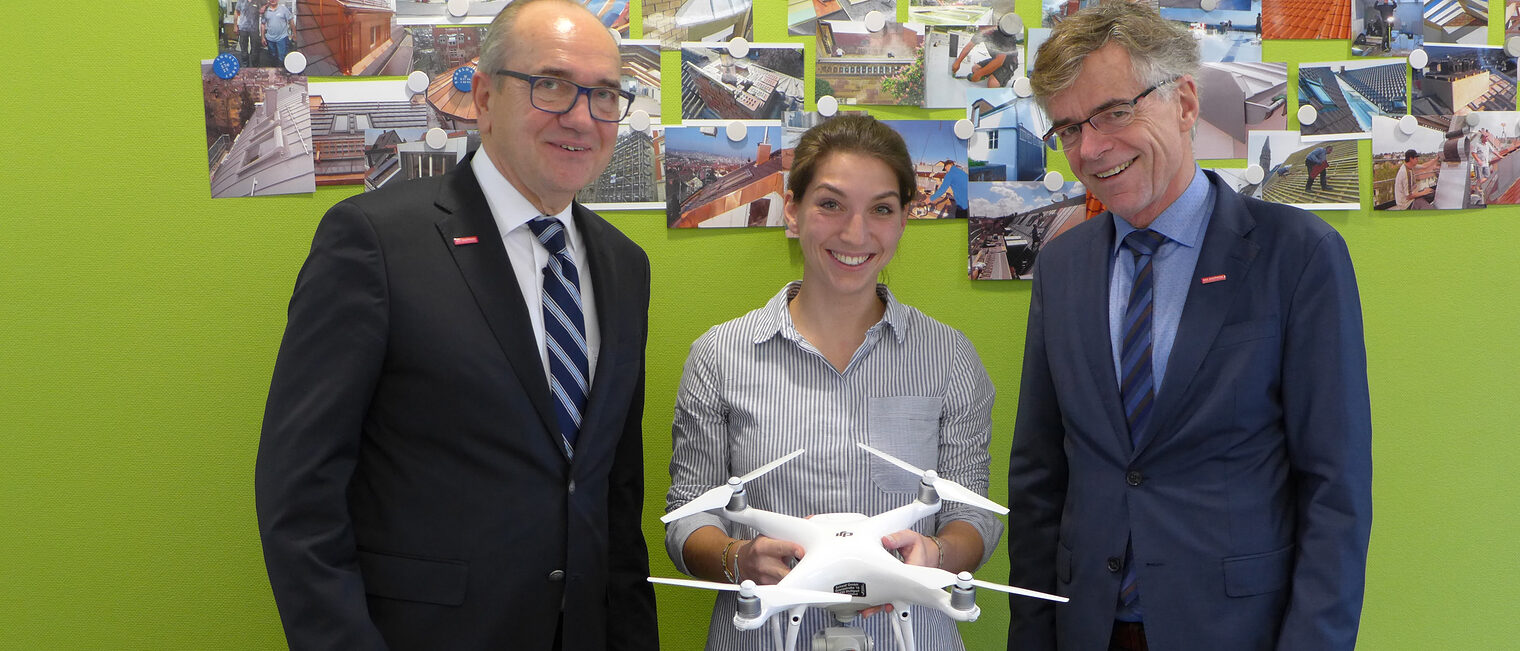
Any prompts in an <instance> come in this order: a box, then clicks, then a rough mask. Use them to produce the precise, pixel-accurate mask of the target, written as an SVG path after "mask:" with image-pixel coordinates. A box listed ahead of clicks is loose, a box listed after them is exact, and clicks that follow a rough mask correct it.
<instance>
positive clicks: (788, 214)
mask: <svg viewBox="0 0 1520 651" xmlns="http://www.w3.org/2000/svg"><path fill="white" fill-rule="evenodd" d="M781 214H782V218H783V219H785V220H786V230H787V232H789V233H796V232H797V200H796V197H793V196H792V191H791V190H787V191H786V201H785V203H783V204H781Z"/></svg>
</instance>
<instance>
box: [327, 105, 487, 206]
mask: <svg viewBox="0 0 1520 651" xmlns="http://www.w3.org/2000/svg"><path fill="white" fill-rule="evenodd" d="M310 86H311V93H310V94H311V139H312V149H313V151H315V152H316V157H317V162H316V172H317V185H360V184H363V183H364V182H365V177H366V176H367V175H368V174H369V171H370V165H369V161H368V158H367V154H366V148H365V142H364V141H365V134H366V132H368V131H369V130H371V129H380V130H382V131H384V130H397V129H409V128H417V129H430V128H433V127H440V128H442V123H440V122H439V120H438V114H437V112H436V111H435V110H434V109H433V107H432V106H430V105H429V104H428V103H427V101H426V99H425V98H424V97H423V95H420V94H419V95H413V94H412V93H411V91H409V90H407V88H406V80H404V79H400V80H390V79H383V80H382V79H377V80H374V81H326V82H312V83H311V85H310ZM451 130H453V129H451ZM458 130H459V131H463V130H464V129H458Z"/></svg>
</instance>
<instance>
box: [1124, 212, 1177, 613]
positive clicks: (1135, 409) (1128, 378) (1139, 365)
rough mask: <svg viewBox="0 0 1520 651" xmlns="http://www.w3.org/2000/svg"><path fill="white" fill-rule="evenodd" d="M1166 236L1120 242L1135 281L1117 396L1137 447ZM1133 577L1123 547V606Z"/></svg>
mask: <svg viewBox="0 0 1520 651" xmlns="http://www.w3.org/2000/svg"><path fill="white" fill-rule="evenodd" d="M1165 240H1166V236H1165V235H1162V234H1160V233H1157V232H1156V231H1153V230H1150V229H1148V228H1147V229H1141V230H1136V231H1130V234H1129V235H1126V236H1125V237H1124V245H1125V246H1128V247H1129V250H1130V253H1131V254H1133V255H1134V256H1135V282H1134V285H1133V286H1132V287H1130V290H1129V305H1128V306H1127V307H1125V308H1124V339H1123V341H1122V343H1121V344H1120V346H1119V368H1120V372H1121V374H1122V376H1121V378H1120V380H1119V398H1120V399H1121V400H1122V401H1123V402H1124V420H1125V421H1126V422H1128V423H1129V440H1130V442H1131V443H1133V444H1134V445H1135V447H1136V448H1139V447H1140V440H1141V437H1142V436H1143V435H1144V434H1145V430H1146V427H1147V426H1148V425H1149V424H1150V420H1151V407H1152V405H1154V404H1155V402H1156V388H1155V381H1154V379H1153V378H1152V375H1151V314H1152V311H1153V310H1152V308H1153V307H1154V305H1155V301H1154V298H1155V287H1156V283H1155V274H1154V273H1153V270H1152V269H1151V256H1153V255H1155V253H1156V249H1157V248H1160V246H1161V243H1162V242H1163V241H1165ZM1136 579H1137V577H1136V576H1135V552H1134V548H1133V546H1126V547H1125V550H1124V578H1123V579H1121V580H1120V583H1119V601H1120V603H1122V604H1124V605H1125V606H1129V605H1131V604H1133V603H1135V599H1136V598H1138V597H1139V596H1140V591H1139V586H1138V585H1137V583H1136Z"/></svg>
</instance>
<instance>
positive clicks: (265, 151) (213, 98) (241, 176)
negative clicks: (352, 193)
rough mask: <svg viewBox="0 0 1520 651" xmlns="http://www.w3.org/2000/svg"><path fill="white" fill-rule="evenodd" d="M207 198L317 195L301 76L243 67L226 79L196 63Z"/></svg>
mask: <svg viewBox="0 0 1520 651" xmlns="http://www.w3.org/2000/svg"><path fill="white" fill-rule="evenodd" d="M201 87H202V101H203V103H204V105H205V112H206V160H207V164H208V167H209V170H210V181H211V196H212V198H216V199H221V198H226V197H255V196H265V195H272V194H301V193H308V192H313V191H315V190H316V177H315V175H314V173H313V164H314V161H313V157H312V136H311V110H310V105H309V104H308V102H307V81H306V76H305V75H292V74H290V73H288V72H286V71H285V70H284V69H283V68H245V69H242V70H239V71H238V73H237V74H236V75H233V76H232V77H231V78H229V79H223V78H222V77H221V76H220V75H218V74H217V72H216V71H215V70H214V69H213V66H212V61H211V60H206V61H202V62H201Z"/></svg>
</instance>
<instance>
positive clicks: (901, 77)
mask: <svg viewBox="0 0 1520 651" xmlns="http://www.w3.org/2000/svg"><path fill="white" fill-rule="evenodd" d="M815 42H816V44H817V49H816V50H814V51H815V52H816V53H817V56H818V61H817V66H818V69H817V71H816V72H817V74H816V76H815V77H814V89H813V90H814V92H815V93H816V94H815V95H814V97H823V96H826V95H832V96H834V97H835V98H837V99H838V100H839V102H840V103H841V104H856V103H859V104H874V105H891V106H918V105H920V104H922V103H923V101H924V81H923V56H924V26H923V25H919V24H917V23H894V22H891V21H888V22H887V23H886V25H885V26H883V27H882V28H881V31H877V32H872V31H870V30H869V29H866V26H865V24H864V23H858V22H854V21H832V20H820V21H818V34H817V36H816V37H815Z"/></svg>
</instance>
